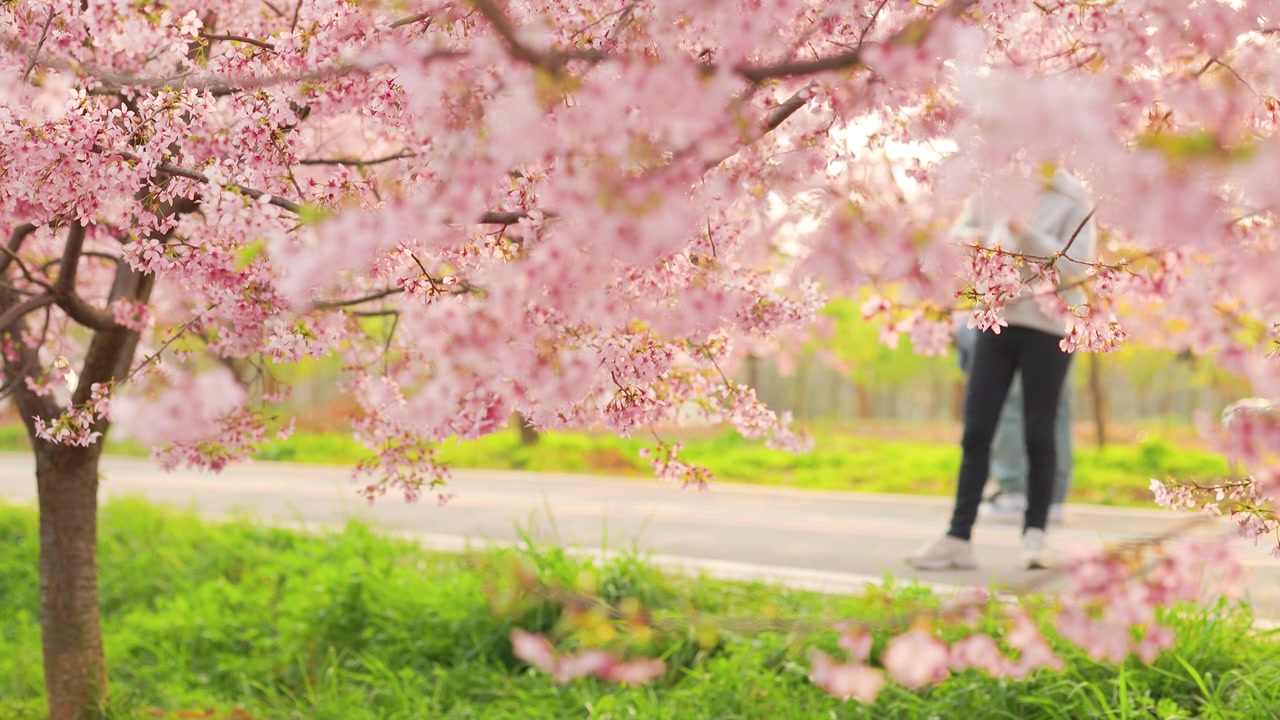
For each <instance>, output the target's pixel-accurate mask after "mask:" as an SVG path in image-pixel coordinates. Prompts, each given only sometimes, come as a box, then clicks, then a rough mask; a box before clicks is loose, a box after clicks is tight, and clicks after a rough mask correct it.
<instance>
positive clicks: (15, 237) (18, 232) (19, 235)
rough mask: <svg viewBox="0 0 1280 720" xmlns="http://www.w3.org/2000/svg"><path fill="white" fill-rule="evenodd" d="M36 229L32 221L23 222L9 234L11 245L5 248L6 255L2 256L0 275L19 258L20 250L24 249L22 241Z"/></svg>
mask: <svg viewBox="0 0 1280 720" xmlns="http://www.w3.org/2000/svg"><path fill="white" fill-rule="evenodd" d="M35 231H36V226H35V225H33V224H32V223H22V224H21V225H19V226H17V227H15V228H14V229H13V232H12V233H10V234H9V245H8V246H7V247H6V248H5V252H4V257H0V275H4V273H5V272H6V271H8V269H9V265H10V264H11V263H12V262H13V261H14V260H17V259H18V250H21V249H22V243H23V242H25V241H26V239H27V236H28V235H30V234H31V233H33V232H35Z"/></svg>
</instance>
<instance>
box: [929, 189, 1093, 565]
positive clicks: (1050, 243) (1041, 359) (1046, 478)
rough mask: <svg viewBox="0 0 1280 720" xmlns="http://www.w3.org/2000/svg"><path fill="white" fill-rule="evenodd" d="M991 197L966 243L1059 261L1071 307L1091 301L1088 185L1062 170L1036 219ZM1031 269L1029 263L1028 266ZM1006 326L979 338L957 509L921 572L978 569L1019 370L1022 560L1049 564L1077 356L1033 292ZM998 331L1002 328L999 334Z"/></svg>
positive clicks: (1009, 310) (955, 232) (972, 219)
mask: <svg viewBox="0 0 1280 720" xmlns="http://www.w3.org/2000/svg"><path fill="white" fill-rule="evenodd" d="M992 206H993V203H992V202H991V199H990V197H988V196H986V195H985V194H979V195H977V196H975V197H972V198H970V199H969V201H968V202H966V203H965V209H964V212H963V213H962V214H961V217H960V219H959V220H958V221H957V223H956V225H955V227H953V228H952V236H953V237H955V238H957V239H960V240H970V241H972V240H974V239H978V240H980V241H981V242H982V243H983V244H985V245H987V246H992V245H995V244H999V245H1000V247H1001V248H1002V249H1004V250H1008V251H1011V252H1017V253H1023V254H1025V255H1027V256H1036V257H1042V258H1051V257H1055V256H1056V255H1057V254H1058V253H1063V252H1064V251H1065V254H1064V255H1062V256H1061V257H1058V258H1057V260H1055V261H1054V267H1055V268H1056V269H1057V270H1058V275H1059V286H1058V291H1057V292H1058V295H1059V296H1060V297H1061V298H1062V299H1063V301H1065V302H1066V303H1067V305H1078V304H1081V303H1082V302H1084V291H1083V290H1082V289H1081V288H1080V287H1079V281H1080V280H1081V279H1082V278H1083V277H1084V276H1085V274H1086V273H1087V272H1088V270H1089V265H1088V263H1090V262H1093V259H1094V255H1095V244H1096V240H1095V228H1094V223H1093V221H1092V212H1093V210H1092V207H1091V203H1090V201H1089V198H1088V195H1087V193H1086V192H1085V189H1084V187H1083V186H1082V185H1081V184H1080V182H1079V181H1077V180H1076V179H1075V178H1074V177H1072V176H1071V175H1070V174H1069V173H1067V172H1066V171H1065V170H1062V169H1058V170H1056V171H1055V172H1054V173H1053V174H1052V176H1051V177H1050V178H1048V179H1047V180H1046V181H1045V183H1044V185H1043V186H1042V187H1041V189H1040V192H1039V193H1038V195H1037V196H1036V203H1035V216H1034V219H1033V221H1032V222H1031V223H1030V224H1026V223H1024V222H1022V221H1021V220H1019V219H1018V218H1016V217H1010V218H1002V217H996V216H995V215H994V213H993V211H992ZM1024 272H1026V273H1028V274H1029V273H1030V272H1031V271H1030V269H1029V268H1028V269H1026V270H1024ZM1004 319H1005V322H1007V323H1008V327H1005V328H992V329H989V330H987V331H985V332H983V333H981V334H980V335H979V336H978V338H977V341H976V342H975V343H974V349H973V358H972V360H971V363H972V366H971V368H970V371H969V383H968V389H967V391H966V394H965V407H964V435H963V439H962V440H961V450H962V454H961V460H960V472H959V479H958V483H957V485H956V501H955V507H954V509H953V511H952V514H951V525H950V527H949V528H948V530H947V532H946V534H944V535H942V536H941V537H939V538H937V539H935V540H932V541H930V542H929V543H927V544H926V545H925V546H924V547H922V548H920V549H919V550H918V551H917V552H916V553H915V554H914V555H912V556H911V557H910V558H909V559H908V562H909V563H910V564H911V565H912V566H914V567H916V568H917V569H920V570H945V569H972V568H975V567H977V560H976V558H975V556H974V552H973V545H972V542H971V540H970V538H971V534H972V531H973V525H974V522H975V521H976V520H977V515H978V506H979V505H980V504H981V502H982V490H983V487H984V486H985V485H986V482H987V473H988V470H989V467H990V462H991V443H992V440H993V438H994V436H995V432H996V426H997V423H998V422H999V420H1000V411H1001V408H1002V407H1003V406H1004V402H1005V398H1006V396H1007V395H1008V393H1009V386H1010V385H1011V384H1012V382H1013V379H1014V376H1015V375H1020V376H1021V379H1022V401H1023V432H1024V439H1025V443H1026V453H1027V508H1026V513H1025V515H1024V517H1023V530H1022V560H1023V562H1024V563H1025V564H1026V566H1027V567H1028V568H1042V567H1047V566H1048V564H1049V554H1048V547H1047V544H1046V541H1045V532H1044V530H1045V525H1046V524H1047V521H1048V515H1049V505H1050V502H1051V500H1052V497H1053V485H1054V470H1055V465H1056V462H1057V457H1056V450H1055V443H1054V428H1055V425H1056V419H1057V414H1058V413H1057V410H1058V402H1059V399H1060V397H1061V394H1062V388H1063V385H1064V380H1065V379H1066V376H1067V370H1068V369H1069V367H1070V364H1071V355H1070V353H1067V352H1065V351H1063V350H1062V349H1061V347H1060V346H1059V343H1060V342H1061V340H1062V338H1063V336H1064V335H1065V333H1066V326H1065V325H1066V324H1065V323H1064V322H1063V320H1062V319H1055V318H1053V317H1050V316H1049V315H1048V314H1046V313H1045V311H1044V310H1043V309H1042V308H1041V306H1040V304H1039V303H1038V302H1037V300H1036V299H1035V298H1033V297H1032V296H1031V295H1030V294H1029V293H1024V295H1023V296H1022V297H1019V298H1017V299H1014V300H1012V301H1010V302H1008V303H1007V304H1006V306H1005V311H1004ZM997 330H998V332H997Z"/></svg>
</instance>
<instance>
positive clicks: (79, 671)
mask: <svg viewBox="0 0 1280 720" xmlns="http://www.w3.org/2000/svg"><path fill="white" fill-rule="evenodd" d="M35 444H36V451H35V455H36V486H37V488H38V491H39V495H40V624H41V629H42V631H43V639H44V673H45V687H46V688H47V689H48V693H49V717H50V720H84V719H85V718H94V717H99V716H100V715H101V712H102V707H103V701H104V699H105V698H106V690H107V676H106V663H105V662H104V660H103V654H102V627H101V624H100V622H99V618H98V557H97V549H98V457H99V455H100V452H101V450H100V449H101V447H102V445H101V443H98V444H95V445H94V446H92V447H88V448H80V447H64V446H53V445H50V444H49V443H46V442H43V441H39V440H37V441H35Z"/></svg>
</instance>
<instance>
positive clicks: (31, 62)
mask: <svg viewBox="0 0 1280 720" xmlns="http://www.w3.org/2000/svg"><path fill="white" fill-rule="evenodd" d="M52 22H53V7H52V6H50V7H49V16H48V17H46V18H45V19H44V27H42V28H40V39H39V40H37V41H36V46H35V48H34V49H33V50H32V51H31V57H30V58H29V59H28V60H27V67H26V69H24V70H23V71H22V81H23V82H26V81H27V78H28V77H30V76H31V70H32V69H34V68H35V66H36V58H37V57H39V56H40V50H41V49H42V48H44V41H45V38H47V37H48V36H49V25H50V24H51V23H52Z"/></svg>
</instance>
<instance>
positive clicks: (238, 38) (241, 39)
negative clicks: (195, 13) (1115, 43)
mask: <svg viewBox="0 0 1280 720" xmlns="http://www.w3.org/2000/svg"><path fill="white" fill-rule="evenodd" d="M200 37H202V38H204V39H205V40H215V41H216V40H225V41H227V42H238V43H247V44H249V45H256V46H258V47H260V48H262V49H263V50H271V51H275V49H276V46H275V45H272V44H271V43H269V42H266V41H263V40H255V39H254V38H251V37H245V36H243V35H217V34H214V33H205V32H202V33H200Z"/></svg>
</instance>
